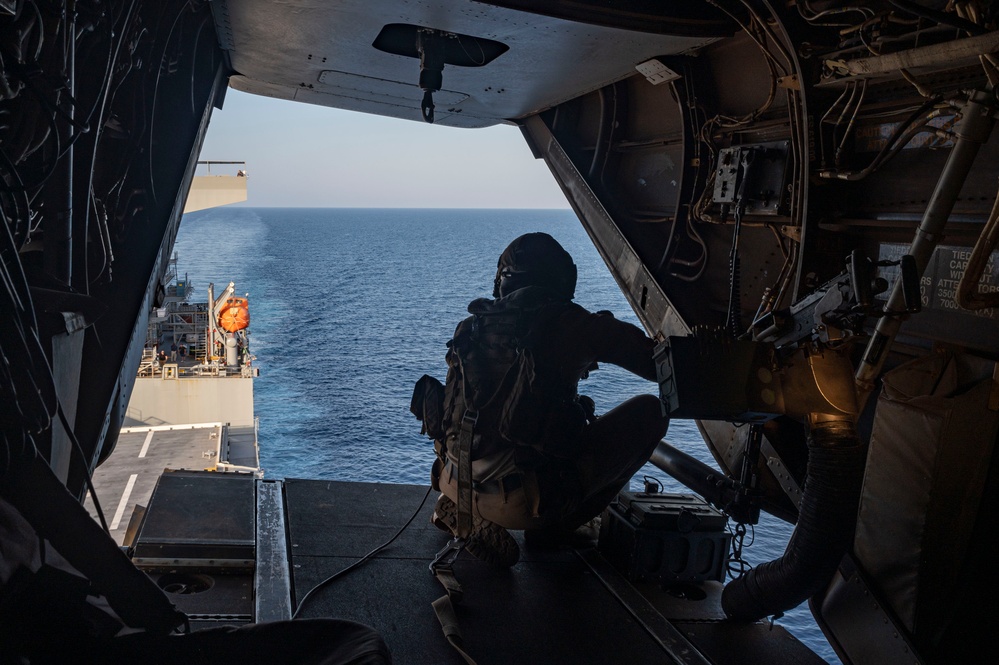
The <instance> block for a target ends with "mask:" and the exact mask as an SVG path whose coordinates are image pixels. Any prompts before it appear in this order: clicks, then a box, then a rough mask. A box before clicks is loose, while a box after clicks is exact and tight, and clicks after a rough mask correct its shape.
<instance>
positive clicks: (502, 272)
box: [493, 233, 576, 300]
mask: <svg viewBox="0 0 999 665" xmlns="http://www.w3.org/2000/svg"><path fill="white" fill-rule="evenodd" d="M525 286H540V287H544V288H546V289H549V290H551V291H553V292H554V293H555V294H556V295H557V296H558V297H559V298H563V299H565V300H572V298H573V296H574V295H575V293H576V264H574V263H573V262H572V257H571V256H570V255H569V252H567V251H565V249H563V248H562V245H560V244H558V241H557V240H555V238H552V237H551V236H550V235H548V234H547V233H527V234H524V235H522V236H520V237H519V238H517V239H516V240H514V241H513V242H511V243H510V245H509V246H508V247H507V248H506V249H505V250H504V251H503V253H502V254H500V257H499V263H498V264H497V266H496V279H495V280H493V298H500V297H502V296H506V295H510V294H511V293H513V292H514V291H516V290H517V289H522V288H524V287H525Z"/></svg>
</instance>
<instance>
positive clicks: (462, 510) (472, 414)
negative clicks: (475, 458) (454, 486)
mask: <svg viewBox="0 0 999 665" xmlns="http://www.w3.org/2000/svg"><path fill="white" fill-rule="evenodd" d="M478 420H479V412H478V411H471V410H466V411H465V416H464V417H463V418H462V419H461V432H460V433H459V434H458V500H457V501H456V502H455V503H457V506H458V508H457V512H458V514H457V520H456V522H457V524H456V526H455V534H454V535H455V536H457V537H458V538H468V536H469V535H471V533H472V437H473V436H474V434H475V424H476V422H478Z"/></svg>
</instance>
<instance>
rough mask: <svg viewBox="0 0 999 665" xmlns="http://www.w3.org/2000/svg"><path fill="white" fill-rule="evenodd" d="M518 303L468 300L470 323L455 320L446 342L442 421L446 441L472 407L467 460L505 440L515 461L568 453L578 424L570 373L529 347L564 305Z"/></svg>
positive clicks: (499, 447) (580, 416) (581, 419)
mask: <svg viewBox="0 0 999 665" xmlns="http://www.w3.org/2000/svg"><path fill="white" fill-rule="evenodd" d="M477 302H483V303H486V304H489V305H495V304H497V303H498V302H499V301H477ZM525 304H526V305H528V306H525V307H520V306H516V305H515V304H513V303H511V304H510V306H507V307H499V308H497V307H476V303H474V302H473V303H472V305H470V306H469V311H472V312H473V315H472V317H471V319H470V325H464V326H461V327H460V328H459V330H458V333H457V334H456V335H455V337H454V339H452V340H451V342H450V343H449V347H450V350H449V352H448V364H449V366H450V369H449V371H448V378H447V384H446V385H445V389H444V409H443V412H444V422H443V428H444V431H445V432H446V440H447V441H448V442H454V441H456V440H457V437H458V436H459V435H460V430H461V426H462V421H463V419H464V418H465V415H466V413H468V412H469V411H471V412H474V413H475V414H476V419H475V425H474V436H473V440H472V444H471V458H472V459H473V460H474V459H480V458H483V457H487V456H490V455H493V454H495V453H498V452H501V451H504V450H509V449H510V448H511V447H513V448H514V449H515V450H516V451H517V453H518V457H519V458H520V459H521V460H530V459H535V460H536V459H537V458H538V457H539V456H540V457H542V458H544V457H572V456H574V455H573V447H574V444H575V443H576V440H577V438H578V434H579V432H580V431H581V430H582V427H583V425H585V423H586V416H585V413H584V411H583V409H582V407H580V405H579V404H578V403H577V401H576V394H575V380H567V379H565V378H564V377H561V376H559V372H558V369H557V368H556V367H552V366H551V359H550V358H546V357H544V356H543V355H541V354H536V353H535V350H536V348H537V344H538V341H539V333H543V331H544V328H545V327H546V326H548V325H550V324H551V323H552V322H554V320H555V319H556V318H557V317H558V315H559V314H560V313H561V312H563V311H564V310H565V308H566V307H569V306H570V305H569V304H568V303H565V302H551V301H547V300H545V301H542V302H540V303H536V302H535V303H532V302H531V301H530V300H528V303H525ZM574 378H575V377H573V379H574Z"/></svg>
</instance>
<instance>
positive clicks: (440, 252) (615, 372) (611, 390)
mask: <svg viewBox="0 0 999 665" xmlns="http://www.w3.org/2000/svg"><path fill="white" fill-rule="evenodd" d="M531 231H544V232H546V233H549V234H551V235H552V236H554V237H555V238H556V239H557V240H558V241H559V242H560V243H561V244H562V246H563V247H565V248H566V250H568V252H569V253H570V254H571V255H572V256H573V258H574V260H575V262H576V265H577V267H578V272H579V281H578V285H577V287H576V302H578V303H579V304H580V305H582V306H584V307H586V308H588V309H590V310H594V311H595V310H610V311H611V312H613V313H614V315H615V316H617V317H618V318H620V319H623V320H626V321H631V322H632V323H635V324H636V325H638V320H637V318H636V317H635V315H634V313H633V312H632V310H631V308H630V307H629V305H628V304H627V302H626V300H625V298H624V295H623V294H622V293H621V291H620V290H619V289H618V287H617V285H616V283H615V282H614V280H613V278H612V277H611V275H610V273H609V272H608V270H607V268H606V266H605V265H604V263H603V261H602V259H601V258H600V256H599V254H598V253H597V251H596V249H595V248H594V246H593V245H592V244H591V243H590V240H589V238H588V237H587V235H586V233H585V231H584V230H583V228H582V226H581V225H580V224H579V222H578V221H577V220H576V218H575V216H574V214H573V213H572V212H571V211H562V210H426V209H417V210H406V209H302V208H291V209H282V208H218V209H213V210H207V211H202V212H198V213H192V214H189V215H187V216H185V218H184V220H183V222H182V224H181V230H180V235H179V237H178V239H177V244H176V249H175V251H176V253H177V254H178V256H179V258H180V261H179V269H180V273H181V274H182V275H183V274H184V273H187V277H188V280H189V282H190V283H191V284H192V285H193V287H194V288H195V289H196V291H195V293H196V294H198V295H197V299H202V298H203V297H204V296H202V295H201V294H205V295H207V292H206V289H207V287H208V283H209V282H214V283H215V287H216V293H218V292H219V291H220V290H221V289H222V288H224V287H225V285H226V284H228V282H229V281H230V280H231V281H234V282H236V292H237V294H239V295H242V294H244V293H248V294H249V300H250V315H251V325H250V330H251V331H252V333H251V338H250V344H251V350H252V352H253V354H254V355H255V356H256V357H257V361H256V364H257V366H258V367H260V378H259V379H258V380H257V381H256V382H255V384H254V391H255V399H254V407H255V410H256V414H257V415H258V416H259V418H260V458H261V465H262V466H263V467H264V469H265V472H266V475H267V476H268V477H271V478H282V477H288V478H291V477H295V478H329V479H337V480H354V481H369V482H387V483H419V484H426V483H428V482H429V470H430V465H431V463H432V462H433V457H434V453H433V446H432V444H431V443H430V441H429V440H428V439H427V438H426V437H424V436H421V435H420V427H419V423H418V422H417V421H416V419H415V418H414V417H413V416H412V414H410V412H409V401H410V397H411V396H412V388H413V384H414V383H415V382H416V380H417V379H418V378H419V377H420V376H421V375H422V374H431V375H433V376H436V377H438V378H439V379H441V380H442V381H443V379H444V375H445V365H444V352H445V343H446V342H447V340H449V339H450V338H451V335H452V333H453V332H454V327H455V325H457V323H458V321H460V320H461V319H463V318H464V317H465V316H467V312H466V310H465V308H466V306H467V304H468V303H469V302H470V301H471V300H473V299H474V298H479V297H484V296H489V295H490V293H491V291H492V279H493V275H494V273H495V271H496V260H497V258H498V257H499V255H500V253H501V252H502V251H503V249H504V248H505V247H506V245H507V244H508V243H509V242H510V241H511V240H513V239H514V238H515V237H517V236H519V235H521V234H523V233H528V232H531ZM580 391H581V392H583V393H585V394H587V395H590V396H591V397H593V399H594V400H595V401H596V404H597V412H598V413H602V412H604V411H607V410H609V409H610V408H612V407H613V406H615V405H616V404H619V403H620V402H622V401H624V400H625V399H627V398H628V397H630V396H633V395H636V394H641V393H653V394H654V393H656V391H657V387H656V385H655V384H653V383H649V382H646V381H644V380H642V379H639V378H637V377H635V376H633V375H631V374H628V373H627V372H625V371H624V370H621V369H619V368H617V367H614V366H610V365H606V366H602V367H601V368H600V369H599V370H598V371H596V372H593V373H592V374H591V375H590V378H589V379H587V380H586V381H583V382H582V383H581V384H580ZM667 439H668V440H669V441H670V443H672V444H673V445H675V446H677V447H678V448H680V449H682V450H684V451H686V452H688V453H690V454H692V455H694V456H696V457H698V458H700V459H701V460H703V461H705V462H707V463H710V464H712V465H713V462H712V461H711V457H710V454H709V453H708V452H707V449H706V447H705V445H704V444H703V442H702V441H701V438H700V435H699V434H698V432H697V428H696V427H695V425H694V423H693V422H690V421H674V422H673V423H671V424H670V430H669V433H668V434H667ZM641 473H642V474H647V475H650V476H654V477H656V478H658V479H659V480H660V481H661V482H663V483H664V484H665V485H666V487H667V488H668V489H670V490H673V491H681V486H679V485H678V484H677V483H675V482H674V481H672V480H671V479H670V478H669V477H668V476H666V475H665V474H664V473H662V472H661V471H659V470H658V469H656V468H654V467H652V466H647V467H646V468H645V469H643V471H642V472H641ZM635 487H636V489H637V488H638V485H637V484H636V485H635ZM790 533H791V527H790V526H788V525H786V524H784V523H783V522H780V521H778V520H775V519H773V518H766V517H765V518H764V521H763V522H762V523H761V524H760V525H759V526H758V527H757V529H756V538H755V542H754V543H753V545H752V546H750V547H747V549H746V551H745V556H746V558H747V559H748V560H749V561H750V563H753V564H758V563H762V562H765V561H769V560H771V559H774V558H776V557H778V556H780V555H781V553H782V552H783V550H784V547H785V545H786V543H787V539H788V537H789V535H790ZM748 542H749V539H748V538H747V543H748ZM780 623H781V625H783V626H785V627H786V628H787V629H788V630H790V631H791V632H792V633H793V634H794V635H795V636H796V637H798V638H799V639H800V640H802V641H803V642H805V643H806V644H808V645H809V646H810V647H811V648H812V649H813V650H814V651H815V652H816V653H818V654H819V655H820V656H822V657H823V658H825V659H826V660H828V661H829V662H832V663H838V662H839V661H838V660H837V659H836V657H835V655H834V654H833V652H832V650H831V649H830V647H829V646H828V644H827V643H826V642H825V640H824V639H823V637H822V635H821V633H820V631H819V629H818V628H817V626H816V625H815V623H814V621H813V620H812V618H811V615H810V614H809V612H808V610H807V608H806V607H805V606H802V607H799V608H797V609H795V610H793V611H791V612H788V613H787V614H786V615H785V616H784V617H783V618H782V619H780Z"/></svg>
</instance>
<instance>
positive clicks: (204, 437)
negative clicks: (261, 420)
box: [85, 423, 256, 545]
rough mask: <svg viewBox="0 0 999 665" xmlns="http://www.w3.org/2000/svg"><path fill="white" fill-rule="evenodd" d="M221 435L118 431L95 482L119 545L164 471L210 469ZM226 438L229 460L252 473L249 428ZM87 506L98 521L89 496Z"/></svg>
mask: <svg viewBox="0 0 999 665" xmlns="http://www.w3.org/2000/svg"><path fill="white" fill-rule="evenodd" d="M222 435H223V432H222V426H221V425H220V424H218V423H205V424H200V425H173V426H160V427H133V428H124V429H122V431H121V434H120V435H119V436H118V442H117V444H116V445H115V450H114V454H112V455H111V456H110V457H109V458H108V459H107V460H105V461H104V462H103V463H102V464H101V465H100V466H99V467H98V468H97V471H96V472H95V473H94V478H93V480H94V488H95V490H96V491H97V497H98V500H99V501H100V503H101V508H102V510H103V512H104V518H105V519H106V520H107V523H108V527H109V528H110V532H111V536H112V537H113V538H114V539H115V541H116V542H117V543H118V544H119V545H120V544H122V539H123V538H124V536H125V531H126V529H127V528H128V524H129V520H130V518H131V516H132V512H133V511H134V509H135V506H136V505H139V506H147V505H148V502H149V497H150V495H151V494H152V492H153V488H154V487H155V486H156V482H157V481H158V480H159V477H160V475H161V474H162V473H163V470H164V469H174V470H179V469H189V470H202V469H206V468H211V467H214V466H215V464H216V463H217V462H218V448H219V437H220V436H222ZM226 437H227V440H228V442H229V444H230V446H229V451H228V455H229V457H230V458H231V459H232V460H233V461H234V463H238V464H245V465H247V466H253V467H256V446H255V436H254V432H253V428H252V427H242V428H239V427H237V428H233V427H230V428H228V430H227V433H226ZM235 460H238V462H236V461H235ZM85 505H86V508H87V510H88V511H90V514H91V516H92V517H94V518H95V519H96V518H97V511H96V509H95V507H94V502H93V501H92V499H91V497H90V494H89V492H88V493H87V497H86V502H85Z"/></svg>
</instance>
